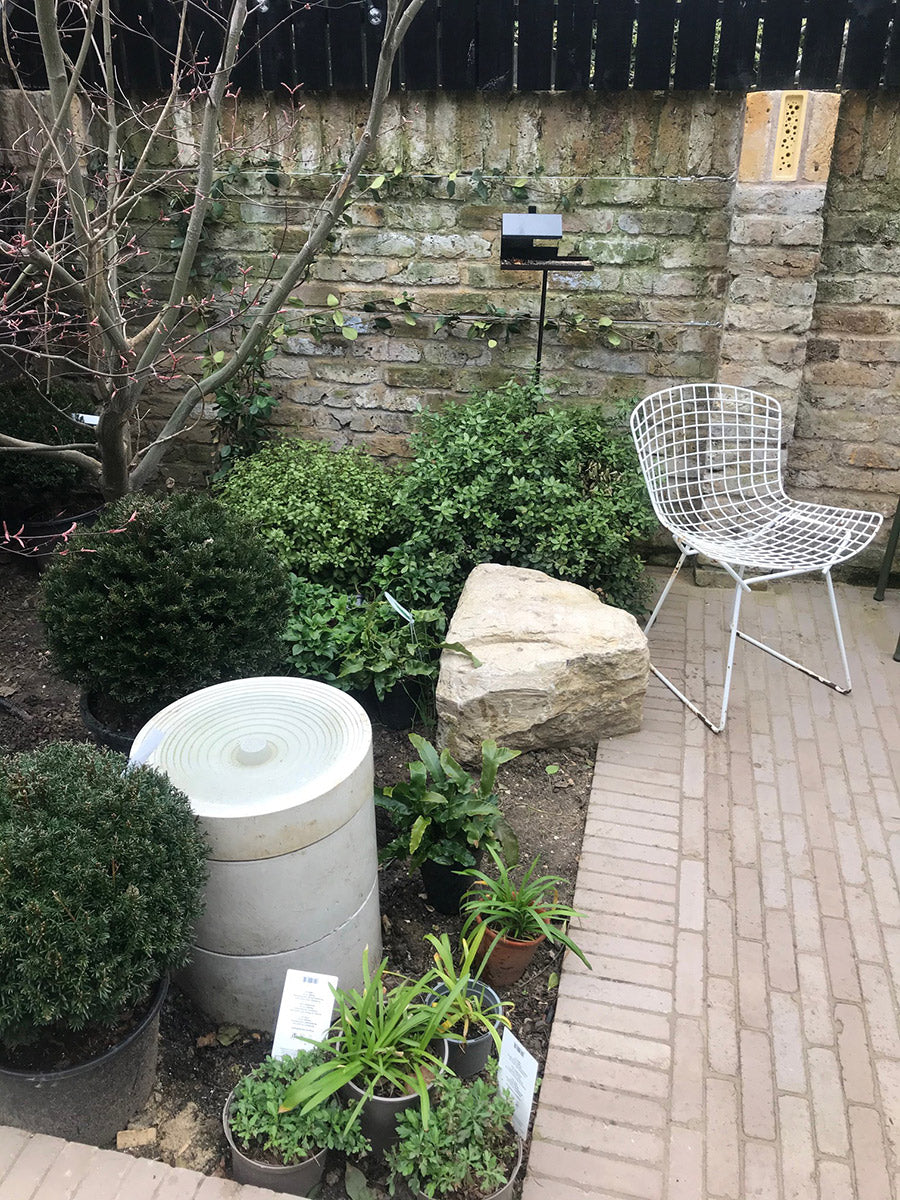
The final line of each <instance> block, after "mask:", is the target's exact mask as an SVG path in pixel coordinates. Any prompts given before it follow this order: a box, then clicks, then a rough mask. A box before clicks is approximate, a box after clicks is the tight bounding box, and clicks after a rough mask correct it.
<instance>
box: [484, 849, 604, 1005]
mask: <svg viewBox="0 0 900 1200" xmlns="http://www.w3.org/2000/svg"><path fill="white" fill-rule="evenodd" d="M488 853H489V854H490V856H491V858H492V859H493V860H494V866H495V867H496V868H497V878H496V879H492V878H491V877H490V876H489V875H485V874H483V873H482V872H481V871H476V870H469V871H465V872H464V874H466V875H469V876H471V877H472V878H473V879H475V880H476V883H475V884H474V885H473V886H472V887H470V888H469V890H468V892H467V893H466V896H465V898H464V900H463V903H462V911H463V912H464V913H465V914H466V919H465V921H464V923H463V928H462V932H463V936H466V934H468V933H469V932H470V931H471V930H473V929H474V928H476V927H477V926H478V925H479V924H483V925H484V927H485V934H484V940H483V941H482V942H481V943H480V945H479V955H480V956H483V958H484V967H483V975H484V978H485V979H486V980H487V982H488V983H492V984H494V985H495V986H497V987H503V986H505V985H507V984H510V983H515V982H516V981H517V980H519V979H521V977H522V975H523V974H524V973H525V970H526V969H527V967H528V965H529V963H530V962H531V960H532V958H533V957H534V955H535V953H536V951H537V948H538V946H540V944H541V943H542V942H544V941H548V942H551V943H553V944H555V945H559V946H565V947H566V949H568V950H571V951H572V953H573V954H577V956H578V957H579V958H580V959H581V961H582V962H583V963H584V965H585V966H586V967H587V968H588V969H590V966H591V964H590V963H589V962H588V960H587V959H586V958H585V956H584V954H583V952H582V951H581V950H580V949H579V947H578V946H577V945H576V943H575V942H574V941H573V939H572V938H571V936H570V935H569V934H568V933H567V932H566V925H567V924H568V922H569V921H571V920H572V919H573V918H574V917H580V916H581V915H582V914H581V913H580V912H578V911H577V910H576V909H574V908H572V906H571V905H569V904H563V903H561V901H560V900H559V887H560V885H561V884H565V882H566V881H565V880H564V879H563V878H561V876H559V875H535V872H536V870H537V865H538V859H536V858H535V859H534V860H533V861H532V863H531V865H530V866H529V867H528V869H527V870H526V871H525V873H524V875H523V876H522V880H521V882H520V883H519V884H518V885H516V884H515V883H514V882H513V879H512V876H511V873H510V871H509V870H507V868H506V867H505V866H504V864H503V861H502V860H501V858H500V855H499V854H497V853H496V851H495V850H494V848H493V847H492V846H488Z"/></svg>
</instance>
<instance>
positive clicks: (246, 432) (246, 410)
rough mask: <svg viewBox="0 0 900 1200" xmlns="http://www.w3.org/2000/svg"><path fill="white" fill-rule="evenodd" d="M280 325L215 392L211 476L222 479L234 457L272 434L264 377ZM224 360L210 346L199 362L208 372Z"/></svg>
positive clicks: (272, 399) (269, 396)
mask: <svg viewBox="0 0 900 1200" xmlns="http://www.w3.org/2000/svg"><path fill="white" fill-rule="evenodd" d="M283 336H284V327H283V326H278V327H277V328H276V329H274V330H273V331H272V333H271V334H270V335H269V336H268V337H267V338H264V339H263V340H262V341H261V342H260V343H259V344H258V345H257V346H256V347H255V349H254V350H253V351H252V352H251V353H250V355H249V357H248V358H247V361H246V362H245V363H244V365H243V366H242V367H241V369H240V370H239V371H238V373H237V374H236V375H234V376H232V378H231V379H230V380H229V381H228V383H226V384H225V386H224V387H221V388H219V390H218V391H217V392H216V393H215V402H216V407H215V418H216V443H217V447H216V448H217V453H218V463H219V465H218V469H217V470H216V472H215V474H214V475H213V480H214V481H215V480H219V479H224V477H225V476H226V475H227V474H228V472H229V471H230V470H231V468H232V466H233V465H234V463H235V461H236V460H237V459H239V458H244V457H246V456H247V455H248V454H254V453H255V452H256V451H257V450H258V449H259V448H260V446H262V444H263V442H265V441H267V440H268V439H269V438H270V437H271V436H272V429H271V426H270V424H269V422H270V421H271V418H272V413H273V412H274V410H275V409H276V408H277V407H278V400H277V399H276V398H275V397H274V396H273V395H272V385H271V384H270V383H268V382H267V381H266V363H267V362H268V361H269V360H270V359H271V358H273V357H274V356H275V354H276V353H277V350H278V342H279V341H280V340H281V338H282V337H283ZM224 361H225V351H224V350H212V349H210V351H209V353H208V354H207V356H206V358H204V360H203V363H202V370H203V374H204V375H211V374H212V373H213V371H215V370H217V369H218V367H220V366H221V365H222V363H223V362H224Z"/></svg>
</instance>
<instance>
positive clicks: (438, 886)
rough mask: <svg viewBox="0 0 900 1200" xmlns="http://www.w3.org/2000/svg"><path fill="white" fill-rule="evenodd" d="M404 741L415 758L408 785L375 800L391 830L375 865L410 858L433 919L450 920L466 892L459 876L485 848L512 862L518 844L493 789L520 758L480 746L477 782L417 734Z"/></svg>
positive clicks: (485, 744) (380, 794)
mask: <svg viewBox="0 0 900 1200" xmlns="http://www.w3.org/2000/svg"><path fill="white" fill-rule="evenodd" d="M409 740H410V741H411V742H412V744H413V746H414V747H415V749H416V750H417V751H418V752H419V761H418V762H411V763H410V764H409V781H408V782H404V783H397V784H394V786H393V787H386V788H381V789H380V790H379V791H378V793H377V795H376V797H375V803H376V804H377V805H378V806H379V807H380V808H382V809H384V810H385V811H386V812H387V813H388V814H389V816H390V818H391V821H392V823H393V825H394V829H395V830H396V836H395V837H394V839H393V840H392V841H391V842H390V843H389V844H388V845H387V846H386V847H385V848H384V850H383V851H382V852H381V858H382V860H388V859H394V858H400V859H403V858H409V861H410V866H411V867H419V868H420V869H421V871H422V881H423V883H424V884H425V891H426V893H427V895H428V898H429V900H430V902H431V903H432V904H433V905H434V907H435V908H436V909H437V910H438V912H442V913H446V914H448V915H453V914H454V913H458V912H459V902H460V898H461V896H462V894H463V892H464V891H465V890H466V887H467V886H468V881H467V879H466V878H465V875H464V874H462V873H461V872H463V871H464V869H465V868H466V867H475V866H477V864H478V863H479V861H480V859H481V854H482V852H483V850H484V847H485V845H488V846H490V844H491V843H493V842H494V841H497V842H499V843H500V845H501V846H502V848H503V853H504V856H505V857H506V860H507V861H508V862H510V863H514V862H516V861H517V859H518V855H519V847H518V843H517V841H516V837H515V834H514V833H513V831H512V828H511V827H510V825H509V823H508V822H507V821H506V820H505V818H504V817H503V814H502V813H501V812H500V808H499V806H498V804H497V795H496V792H495V791H494V785H495V783H496V781H497V771H498V770H499V768H500V767H501V765H502V764H503V763H506V762H509V761H510V760H511V759H513V758H516V757H518V755H519V754H520V751H519V750H506V749H504V748H502V747H500V746H498V745H497V743H496V742H495V741H493V740H489V741H486V742H482V745H481V775H480V778H479V780H478V782H477V783H476V781H475V779H474V778H473V777H472V776H471V775H470V774H469V772H468V771H466V770H465V769H464V768H463V767H461V766H460V764H459V763H458V762H457V761H456V759H455V758H454V757H453V756H452V755H451V754H450V752H449V750H442V751H441V752H440V754H438V752H437V750H436V749H435V748H434V746H432V744H431V743H430V742H428V741H426V740H425V738H423V737H421V736H420V735H419V734H417V733H411V734H410V735H409Z"/></svg>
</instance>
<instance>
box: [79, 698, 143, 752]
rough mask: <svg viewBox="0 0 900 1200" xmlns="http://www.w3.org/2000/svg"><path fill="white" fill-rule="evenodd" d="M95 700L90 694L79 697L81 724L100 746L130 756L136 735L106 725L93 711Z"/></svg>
mask: <svg viewBox="0 0 900 1200" xmlns="http://www.w3.org/2000/svg"><path fill="white" fill-rule="evenodd" d="M92 705H93V698H92V697H91V695H90V693H89V692H82V693H81V695H80V696H79V697H78V711H79V712H80V713H81V722H82V724H83V725H84V727H85V729H86V730H87V731H88V733H89V734H90V735H91V737H92V738H93V739H94V741H95V742H96V743H97V745H98V746H106V748H107V749H108V750H118V751H119V753H120V754H130V753H131V744H132V742H133V741H134V734H132V733H126V732H124V730H121V729H114V728H113V727H112V726H111V725H104V723H103V722H102V721H101V720H100V718H99V717H98V716H97V715H96V713H95V712H94V711H93V707H92Z"/></svg>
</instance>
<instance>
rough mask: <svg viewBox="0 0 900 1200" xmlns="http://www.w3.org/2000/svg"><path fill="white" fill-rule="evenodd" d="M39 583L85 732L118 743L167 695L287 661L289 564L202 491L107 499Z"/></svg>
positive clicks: (123, 745) (50, 635) (58, 659)
mask: <svg viewBox="0 0 900 1200" xmlns="http://www.w3.org/2000/svg"><path fill="white" fill-rule="evenodd" d="M41 593H42V594H41V607H40V615H41V620H42V621H43V624H44V627H45V630H46V634H47V643H48V646H49V648H50V653H51V656H52V659H53V662H54V665H55V666H56V668H57V669H58V671H59V672H60V674H61V675H62V676H63V677H64V678H65V679H69V680H71V681H72V682H73V683H78V684H80V685H81V687H82V689H83V697H84V705H83V715H84V716H85V721H86V723H87V724H88V728H89V730H90V732H91V733H92V735H94V736H95V737H97V738H98V739H99V740H107V739H108V740H109V741H110V742H111V744H113V746H114V748H116V749H121V750H124V751H127V750H128V749H129V748H130V745H131V739H132V737H133V735H134V733H136V732H137V730H138V729H139V728H140V727H141V725H142V724H143V723H144V722H145V721H146V720H148V719H149V718H150V717H151V716H153V714H154V713H156V712H158V711H159V710H160V709H161V708H163V707H165V705H167V704H169V703H171V702H172V701H173V700H177V699H178V698H179V697H181V696H184V695H186V694H187V693H189V692H193V691H196V690H198V689H199V688H202V687H207V686H209V685H211V684H214V683H220V682H223V681H224V680H227V679H240V678H244V677H247V676H252V675H265V674H268V673H269V672H270V671H272V670H274V669H277V668H279V667H280V666H281V664H282V662H283V646H282V641H281V635H282V633H283V630H284V625H285V622H286V620H287V613H288V582H287V576H286V573H285V572H284V570H283V569H282V567H281V566H280V565H279V564H278V562H277V561H276V560H275V558H274V557H273V555H272V554H271V553H270V552H269V551H268V549H267V548H266V546H265V545H264V544H263V542H262V541H261V540H260V539H259V538H258V537H257V536H256V534H255V533H254V531H253V529H251V528H250V527H248V526H247V525H246V524H245V523H244V522H243V521H241V520H240V519H239V518H237V517H235V516H233V515H232V514H230V513H227V512H225V511H224V510H223V509H221V508H220V507H219V505H218V504H216V502H215V501H213V500H210V499H209V498H208V497H193V496H176V497H173V498H170V499H164V500H154V499H152V498H150V497H149V496H127V497H125V498H124V499H123V500H121V501H119V502H117V503H116V504H114V505H110V507H109V508H108V509H107V510H106V512H105V514H104V520H103V521H102V522H101V523H100V524H99V525H98V526H95V527H94V528H93V529H89V530H86V531H84V532H83V533H76V534H75V535H74V536H73V537H72V538H70V539H69V541H68V543H67V546H66V550H65V553H64V554H57V555H56V556H55V558H54V561H53V563H52V564H51V566H50V568H49V569H48V570H47V572H46V574H45V576H44V579H43V582H42V587H41ZM104 726H105V727H108V728H109V729H110V730H111V731H112V733H113V736H111V737H110V736H109V734H108V733H107V731H106V730H105V729H104ZM116 734H117V735H118V736H115V735H116Z"/></svg>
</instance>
